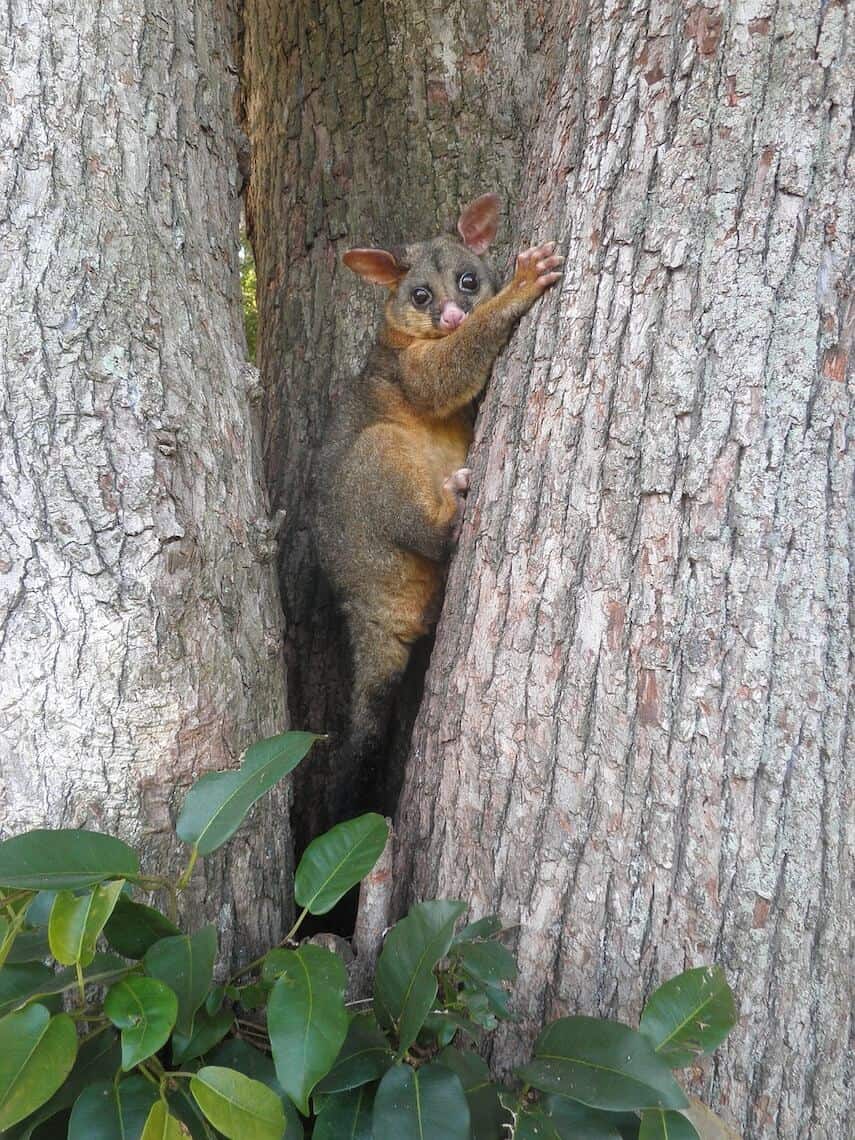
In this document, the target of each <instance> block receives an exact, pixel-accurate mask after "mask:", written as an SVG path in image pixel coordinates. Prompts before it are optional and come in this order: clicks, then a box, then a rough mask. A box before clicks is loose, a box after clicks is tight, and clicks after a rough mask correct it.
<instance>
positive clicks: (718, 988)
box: [638, 966, 737, 1069]
mask: <svg viewBox="0 0 855 1140" xmlns="http://www.w3.org/2000/svg"><path fill="white" fill-rule="evenodd" d="M736 1021H737V1012H736V1004H735V1002H734V999H733V993H732V992H731V989H730V986H728V984H727V979H726V978H725V976H724V970H722V968H721V967H720V966H700V967H698V968H697V969H694V970H686V971H685V972H684V973H682V974H678V975H677V977H676V978H671V980H670V981H667V982H665V984H664V985H662V986H660V987H659V989H658V990H656V991H655V992H654V993H652V994H651V995H650V999H649V1001H648V1002H647V1005H646V1006H645V1007H644V1012H643V1013H642V1015H641V1024H640V1025H639V1027H638V1028H639V1032H641V1033H643V1034H644V1036H645V1037H646V1038H647V1039H648V1040H649V1041H650V1043H651V1044H652V1045H653V1048H654V1049H655V1050H656V1052H657V1053H658V1054H659V1056H660V1057H662V1059H663V1060H664V1061H667V1063H668V1064H669V1065H670V1066H671V1068H672V1069H679V1068H682V1067H683V1066H684V1065H691V1064H692V1062H693V1061H695V1060H696V1059H697V1058H698V1057H699V1056H701V1055H702V1054H703V1053H711V1052H712V1050H713V1049H715V1048H716V1046H717V1045H720V1044H721V1042H722V1041H723V1040H724V1039H725V1037H727V1035H728V1033H729V1032H730V1031H731V1029H732V1028H733V1027H734V1025H736Z"/></svg>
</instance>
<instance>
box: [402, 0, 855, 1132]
mask: <svg viewBox="0 0 855 1140" xmlns="http://www.w3.org/2000/svg"><path fill="white" fill-rule="evenodd" d="M552 12H553V22H552V23H551V25H550V36H551V37H553V42H557V41H558V40H562V41H564V42H566V50H567V54H566V61H565V63H564V68H563V74H562V75H561V77H560V80H559V82H558V84H557V86H556V88H555V89H554V90H549V91H547V92H546V93H545V94H546V99H545V106H544V108H543V112H542V113H541V115H540V117H539V120H538V121H537V122H536V123H535V124H534V126H533V129H532V131H531V133H530V134H529V135H528V136H527V145H526V147H525V151H526V154H527V161H526V164H525V169H524V179H523V187H522V194H521V203H520V209H519V210H518V213H517V216H516V218H515V226H516V228H517V232H518V234H519V237H520V239H521V240H522V241H526V242H527V241H529V239H530V238H542V239H546V238H552V237H557V238H558V239H559V240H560V242H561V245H562V251H563V252H564V253H565V254H566V256H567V269H566V275H565V279H564V282H563V284H562V286H561V287H560V291H559V290H558V289H556V290H555V292H554V294H549V295H548V297H547V299H546V300H545V301H544V302H543V303H542V305H541V307H540V308H539V309H538V310H536V311H533V313H532V314H531V316H530V318H528V320H527V321H526V322H524V324H523V326H522V328H521V329H520V332H519V335H518V336H517V337H516V339H515V341H514V342H513V344H512V346H511V348H510V350H509V352H508V353H507V355H506V356H505V358H504V359H503V360H502V361H500V364H499V366H498V367H497V369H496V371H495V375H494V378H493V382H492V386H491V388H490V389H489V391H488V395H487V398H486V401H485V403H484V405H483V408H482V411H481V418H480V428H479V432H478V437H477V440H476V446H475V448H474V454H473V456H472V466H473V493H472V494H471V495H470V502H469V506H468V509H467V519H466V523H465V527H464V531H463V535H462V539H461V543H460V547H459V550H458V552H457V555H456V558H455V560H454V564H453V567H452V571H451V577H450V580H449V586H448V591H447V595H446V604H445V609H444V611H443V616H442V620H441V624H440V628H439V631H438V635H437V642H436V647H435V650H434V654H433V657H432V660H431V667H430V671H429V674H428V678H427V683H426V692H425V699H424V702H423V705H422V708H421V712H420V716H419V720H418V722H417V725H416V728H415V733H414V737H413V741H412V749H411V754H410V758H409V766H408V770H407V779H406V785H405V788H404V792H403V798H402V802H401V806H400V813H399V817H398V821H397V830H398V834H399V841H400V844H401V847H400V851H401V852H402V853H401V854H400V856H399V858H398V859H397V861H396V868H395V882H396V885H397V888H398V895H397V903H398V909H399V910H402V909H404V907H405V906H406V904H407V903H408V902H410V901H411V900H412V899H414V898H425V897H432V896H437V895H438V896H452V897H461V898H464V899H467V900H469V901H470V902H471V904H472V906H473V908H474V912H475V913H476V914H482V913H485V912H491V911H497V912H499V913H500V914H501V915H502V917H503V919H504V920H505V921H506V922H507V923H508V924H509V925H510V924H516V923H519V924H520V927H519V934H518V936H517V939H516V950H517V953H518V955H519V960H520V966H521V973H520V978H519V982H518V984H517V987H516V991H515V992H516V995H517V1007H518V1009H519V1011H520V1012H521V1014H522V1017H523V1020H522V1023H521V1025H514V1026H512V1027H510V1028H509V1029H507V1030H506V1031H503V1032H502V1033H501V1034H500V1036H499V1041H498V1044H497V1045H496V1047H495V1049H494V1051H493V1057H492V1059H493V1063H494V1065H495V1066H496V1067H497V1068H498V1069H499V1070H507V1069H508V1068H509V1067H510V1066H511V1065H512V1064H513V1063H514V1062H516V1061H518V1060H519V1059H520V1057H521V1056H522V1055H524V1053H525V1047H526V1046H527V1044H528V1042H529V1041H530V1040H531V1038H532V1037H533V1036H534V1034H535V1033H536V1031H537V1030H538V1029H539V1027H540V1026H541V1024H542V1023H543V1022H544V1020H547V1019H549V1018H552V1017H555V1016H557V1015H560V1014H564V1013H567V1012H568V1011H571V1010H578V1011H580V1012H585V1013H597V1014H601V1015H605V1016H617V1017H622V1018H628V1019H630V1020H632V1019H634V1018H635V1017H636V1016H637V1015H638V1013H639V1009H640V1007H641V1004H642V1002H643V998H644V996H645V994H646V993H647V992H649V990H650V989H651V988H652V987H653V986H654V985H655V984H656V983H658V982H659V981H661V980H662V979H664V978H666V977H668V976H669V975H672V974H674V973H675V972H677V971H679V970H680V969H682V968H683V967H686V966H692V965H696V964H701V963H704V962H710V961H717V962H720V963H721V964H722V965H723V966H724V968H725V970H726V972H727V975H728V977H729V979H730V982H731V983H732V985H733V987H734V989H735V990H736V992H737V995H738V998H739V1004H740V1007H741V1019H740V1024H739V1027H738V1029H737V1030H736V1031H735V1032H734V1034H733V1036H732V1038H731V1040H730V1041H729V1043H728V1044H727V1046H726V1047H724V1048H723V1049H722V1050H721V1051H720V1052H719V1053H718V1054H717V1056H716V1058H715V1060H713V1061H711V1062H705V1063H702V1064H699V1065H697V1066H696V1067H695V1068H693V1069H692V1070H690V1073H689V1077H690V1081H691V1085H692V1087H693V1089H694V1090H695V1091H696V1092H698V1093H699V1094H700V1095H702V1096H703V1098H704V1099H705V1100H707V1101H711V1102H712V1103H713V1105H714V1106H715V1107H717V1109H718V1110H719V1111H720V1112H721V1113H722V1115H724V1116H725V1117H727V1118H729V1119H731V1120H734V1121H735V1122H737V1123H738V1124H739V1125H740V1126H741V1128H742V1130H743V1131H744V1134H745V1135H746V1136H750V1137H780V1138H781V1140H783V1138H787V1140H792V1138H794V1137H798V1138H806V1137H811V1138H827V1140H831V1138H837V1137H840V1136H842V1135H844V1134H845V1133H846V1128H847V1121H848V1120H850V1119H851V1104H850V1103H849V1096H850V1090H849V1087H848V1077H849V1076H850V1075H851V1064H852V1052H851V1050H850V1049H849V1044H850V1040H851V985H850V983H851V975H850V972H849V964H850V962H851V949H852V922H851V910H852V906H851V893H849V892H850V889H851V872H852V850H853V847H852V839H853V834H852V823H853V820H852V810H851V805H852V795H851V793H852V787H851V774H850V767H849V766H848V765H847V763H846V757H847V755H850V756H851V754H852V745H853V738H852V737H853V726H852V716H851V645H852V627H853V622H852V592H851V581H852V566H851V563H852V550H853V546H852V524H853V501H852V497H851V489H852V475H853V462H852V448H851V442H850V432H851V426H850V424H851V420H850V413H851V408H852V390H851V380H852V348H853V328H855V303H853V292H852V289H853V252H852V239H853V204H855V194H853V181H852V153H853V152H852V96H853V89H855V82H854V81H855V60H853V32H855V26H853V19H855V12H853V9H852V7H851V6H849V7H847V6H845V5H843V4H840V3H837V4H835V3H827V4H822V5H805V4H798V3H783V2H781V3H772V2H755V3H744V4H738V5H725V4H721V5H718V4H710V5H707V6H703V7H699V6H691V7H687V6H685V5H682V4H676V3H658V4H654V5H649V4H646V3H645V4H641V3H639V4H634V3H620V4H611V5H607V6H604V5H599V4H592V5H585V6H578V5H572V4H556V5H555V6H554V8H553V10H552Z"/></svg>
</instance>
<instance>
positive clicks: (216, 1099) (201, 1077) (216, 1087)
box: [190, 1065, 285, 1140]
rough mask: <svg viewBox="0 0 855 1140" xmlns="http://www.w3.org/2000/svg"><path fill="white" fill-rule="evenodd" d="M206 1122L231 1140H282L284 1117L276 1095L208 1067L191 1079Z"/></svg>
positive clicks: (239, 1075) (230, 1071)
mask: <svg viewBox="0 0 855 1140" xmlns="http://www.w3.org/2000/svg"><path fill="white" fill-rule="evenodd" d="M190 1092H191V1093H192V1094H193V1099H194V1100H195V1101H196V1103H197V1104H198V1105H199V1107H200V1108H201V1110H202V1112H204V1114H205V1116H206V1118H207V1119H208V1120H209V1121H210V1122H211V1124H213V1126H214V1127H215V1128H216V1129H218V1130H219V1131H220V1132H222V1134H223V1135H224V1136H227V1137H228V1138H229V1140H281V1138H282V1134H283V1132H284V1131H285V1113H284V1112H283V1111H282V1103H281V1101H280V1100H279V1097H278V1096H277V1095H276V1093H274V1092H271V1090H270V1089H269V1088H268V1087H267V1085H263V1084H261V1082H260V1081H254V1080H252V1079H251V1078H250V1077H245V1076H244V1075H243V1073H238V1072H236V1071H235V1070H234V1069H221V1068H219V1067H218V1066H216V1065H207V1066H206V1067H205V1068H204V1069H200V1070H199V1072H198V1073H197V1074H196V1076H195V1077H192V1078H191V1079H190Z"/></svg>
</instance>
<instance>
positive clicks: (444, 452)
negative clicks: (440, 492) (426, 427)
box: [416, 421, 472, 483]
mask: <svg viewBox="0 0 855 1140" xmlns="http://www.w3.org/2000/svg"><path fill="white" fill-rule="evenodd" d="M471 440H472V437H471V431H470V430H469V427H468V424H464V423H461V422H457V421H451V422H449V423H448V424H444V425H442V427H439V428H437V427H436V426H434V427H433V429H432V430H430V431H425V432H424V433H423V434H422V436H421V438H419V439H418V440H417V444H416V446H417V447H418V450H419V451H420V452H421V454H422V458H423V460H424V462H425V464H426V465H427V466H428V467H429V468H430V470H431V471H432V473H433V475H434V478H435V480H436V481H437V482H439V483H442V481H443V480H444V479H446V478H447V477H448V476H449V475H450V474H451V473H452V471H457V470H458V469H459V468H460V467H463V466H464V465H465V463H466V455H467V452H468V451H469V444H470V443H471Z"/></svg>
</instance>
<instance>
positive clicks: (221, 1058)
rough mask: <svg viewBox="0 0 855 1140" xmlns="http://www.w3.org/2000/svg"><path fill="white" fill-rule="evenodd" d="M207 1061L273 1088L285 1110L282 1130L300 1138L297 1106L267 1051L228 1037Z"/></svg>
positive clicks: (291, 1139) (290, 1138)
mask: <svg viewBox="0 0 855 1140" xmlns="http://www.w3.org/2000/svg"><path fill="white" fill-rule="evenodd" d="M210 1064H212V1065H220V1066H222V1067H224V1068H227V1069H237V1070H238V1072H239V1073H243V1074H244V1076H246V1077H252V1079H253V1080H254V1081H261V1083H262V1084H263V1085H267V1087H268V1088H269V1089H272V1090H273V1091H274V1092H275V1093H276V1095H277V1096H278V1097H279V1098H280V1100H281V1101H282V1107H283V1108H284V1110H285V1119H286V1120H287V1121H288V1127H287V1129H286V1131H285V1135H286V1137H287V1140H301V1138H302V1135H303V1124H302V1122H301V1120H300V1117H299V1116H298V1115H297V1110H296V1108H295V1107H294V1105H293V1104H292V1102H291V1100H290V1099H289V1098H288V1097H287V1096H286V1095H285V1092H284V1091H283V1089H282V1086H281V1085H280V1084H279V1082H278V1081H277V1079H276V1069H275V1068H274V1065H273V1062H272V1061H271V1059H270V1058H269V1057H268V1056H267V1054H266V1053H262V1052H261V1050H260V1049H254V1048H253V1047H252V1045H247V1043H246V1042H245V1041H238V1040H237V1039H236V1038H234V1037H232V1038H230V1039H229V1040H228V1041H224V1042H223V1044H222V1045H218V1046H217V1048H216V1049H215V1050H214V1052H213V1053H212V1054H211V1057H210Z"/></svg>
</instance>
